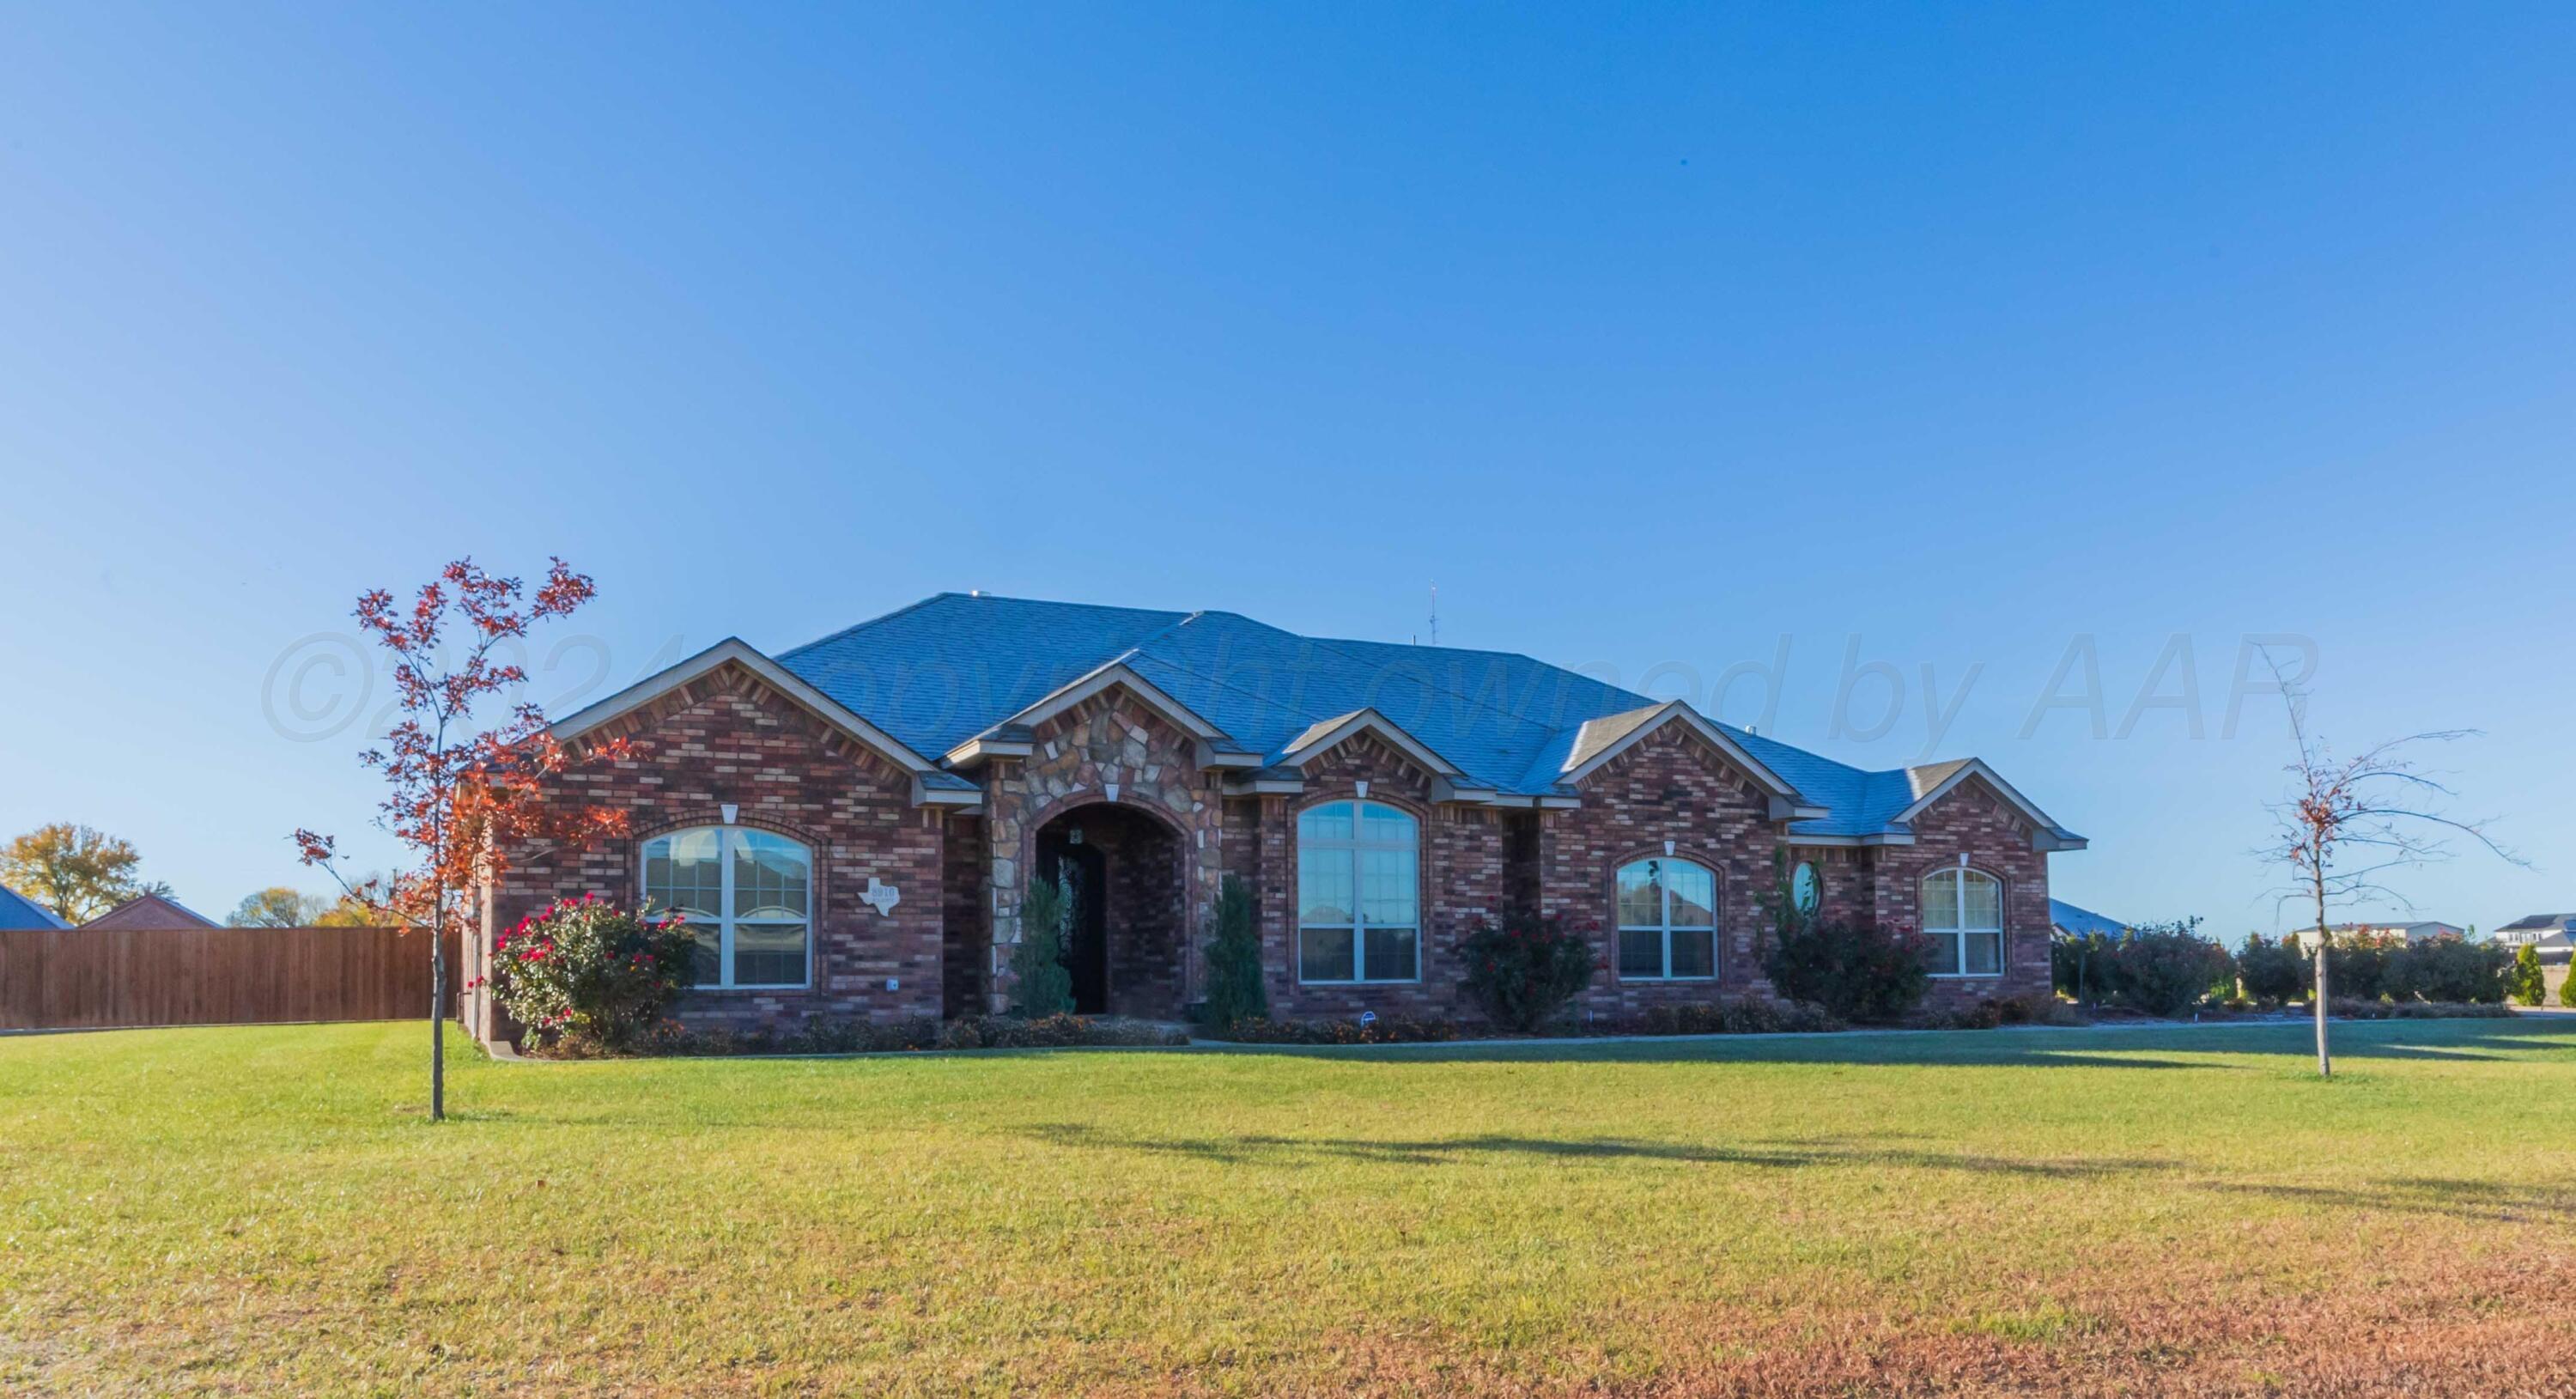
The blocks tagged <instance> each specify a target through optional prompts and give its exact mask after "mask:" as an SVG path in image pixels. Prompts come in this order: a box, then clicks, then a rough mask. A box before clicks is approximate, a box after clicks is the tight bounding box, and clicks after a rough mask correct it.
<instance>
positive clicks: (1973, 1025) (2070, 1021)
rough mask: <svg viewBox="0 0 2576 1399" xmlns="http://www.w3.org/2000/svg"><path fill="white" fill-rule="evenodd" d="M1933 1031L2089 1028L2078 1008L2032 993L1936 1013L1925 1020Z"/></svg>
mask: <svg viewBox="0 0 2576 1399" xmlns="http://www.w3.org/2000/svg"><path fill="white" fill-rule="evenodd" d="M1923 1023H1924V1026H1925V1028H1927V1029H1933V1030H1993V1029H1999V1028H2001V1027H2003V1026H2006V1025H2083V1024H2088V1023H2090V1022H2088V1021H2087V1020H2085V1018H2084V1017H2083V1016H2081V1015H2078V1014H2076V1012H2075V1009H2074V1007H2072V1006H2069V1005H2068V1004H2066V1003H2065V1002H2064V1001H2061V1000H2059V999H2057V997H2056V996H2054V995H2042V994H2041V993H2039V992H2036V991H2032V992H2027V993H2025V994H2022V995H2019V996H1980V997H1978V998H1977V1000H1976V1003H1975V1004H1973V1005H1966V1006H1961V1007H1959V1008H1957V1009H1955V1010H1946V1011H1936V1012H1934V1013H1933V1014H1931V1015H1929V1016H1926V1017H1924V1022H1923Z"/></svg>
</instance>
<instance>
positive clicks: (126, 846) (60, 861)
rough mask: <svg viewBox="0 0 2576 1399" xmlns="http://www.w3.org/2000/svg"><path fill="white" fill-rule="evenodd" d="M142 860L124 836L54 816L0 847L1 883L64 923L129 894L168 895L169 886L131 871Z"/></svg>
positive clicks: (87, 917) (90, 916) (104, 908)
mask: <svg viewBox="0 0 2576 1399" xmlns="http://www.w3.org/2000/svg"><path fill="white" fill-rule="evenodd" d="M142 861H143V857H142V856H140V855H138V854H136V853H135V850H134V846H133V845H132V844H131V843H129V842H127V841H124V840H120V839H118V838H117V837H115V836H112V835H109V834H107V833H106V832H105V831H100V830H95V829H93V828H91V827H88V826H81V825H75V824H73V823H72V822H69V821H57V822H54V823H53V824H51V825H46V826H38V827H37V828H36V829H34V830H32V831H29V832H27V833H26V834H25V835H22V836H20V837H18V838H17V839H15V840H13V841H10V842H9V843H8V844H7V845H5V846H0V884H6V885H8V886H9V887H10V888H12V889H15V890H17V891H18V892H19V893H21V894H24V895H26V896H27V897H28V898H31V899H34V900H35V901H36V902H38V903H40V904H43V905H44V906H45V907H47V908H49V909H52V910H53V911H54V914H55V916H57V917H59V918H61V919H62V920H63V921H64V922H66V923H86V922H88V921H89V920H91V919H93V918H96V917H98V916H99V915H100V914H102V913H105V912H107V911H108V910H109V909H112V908H114V907H116V906H117V905H118V904H121V903H124V902H126V901H127V900H129V899H136V898H140V897H142V896H143V895H145V894H159V895H161V896H162V897H164V898H167V897H169V894H170V886H169V885H167V884H161V883H155V882H147V881H145V880H143V879H142V878H140V877H139V876H138V875H137V874H136V873H135V869H136V866H138V865H140V864H141V863H142Z"/></svg>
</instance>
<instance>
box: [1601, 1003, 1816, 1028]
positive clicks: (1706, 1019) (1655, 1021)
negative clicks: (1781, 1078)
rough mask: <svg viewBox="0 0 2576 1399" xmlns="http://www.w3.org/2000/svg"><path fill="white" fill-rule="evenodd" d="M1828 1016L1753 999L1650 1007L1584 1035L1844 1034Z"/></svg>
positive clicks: (1807, 1007)
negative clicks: (1830, 1032) (1835, 1031)
mask: <svg viewBox="0 0 2576 1399" xmlns="http://www.w3.org/2000/svg"><path fill="white" fill-rule="evenodd" d="M1848 1028H1850V1027H1849V1026H1847V1025H1845V1024H1844V1023H1843V1022H1842V1021H1841V1020H1840V1019H1839V1018H1837V1017H1836V1016H1835V1015H1834V1013H1833V1012H1832V1011H1829V1010H1827V1009H1825V1008H1824V1007H1823V1006H1820V1005H1816V1004H1813V1003H1811V1002H1807V1001H1791V1002H1788V1003H1786V1004H1783V1003H1781V1002H1778V1001H1769V1000H1757V999H1754V998H1753V997H1750V996H1746V997H1737V998H1733V999H1724V1000H1715V1001H1703V1002H1693V1003H1690V1004H1685V1005H1671V1006H1651V1007H1648V1008H1647V1009H1645V1010H1643V1011H1640V1012H1638V1013H1637V1014H1635V1015H1633V1016H1627V1017H1623V1018H1621V1019H1617V1020H1594V1021H1591V1022H1589V1023H1587V1024H1586V1025H1585V1026H1584V1027H1583V1031H1584V1033H1585V1034H1588V1035H1777V1034H1822V1033H1825V1032H1828V1031H1833V1030H1842V1029H1848Z"/></svg>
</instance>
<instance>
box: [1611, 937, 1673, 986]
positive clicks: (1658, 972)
mask: <svg viewBox="0 0 2576 1399" xmlns="http://www.w3.org/2000/svg"><path fill="white" fill-rule="evenodd" d="M1619 974H1620V975H1621V976H1626V977H1656V976H1662V975H1663V974H1664V935H1663V934H1662V933H1659V932H1655V931H1652V930H1640V929H1633V928H1623V929H1621V930H1620V932H1619Z"/></svg>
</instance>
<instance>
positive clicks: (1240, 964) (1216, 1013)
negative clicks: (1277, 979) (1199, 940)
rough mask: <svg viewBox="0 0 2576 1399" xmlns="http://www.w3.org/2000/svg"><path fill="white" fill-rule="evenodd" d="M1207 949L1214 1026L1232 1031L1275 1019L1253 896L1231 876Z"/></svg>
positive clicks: (1221, 889) (1219, 896)
mask: <svg viewBox="0 0 2576 1399" xmlns="http://www.w3.org/2000/svg"><path fill="white" fill-rule="evenodd" d="M1213 922H1214V927H1213V929H1212V935H1211V936H1210V937H1209V938H1208V947H1207V977H1208V989H1207V1004H1206V1008H1205V1009H1204V1010H1202V1011H1201V1012H1200V1015H1201V1017H1202V1018H1203V1019H1204V1021H1205V1022H1206V1023H1207V1024H1210V1025H1231V1024H1233V1023H1234V1022H1236V1021H1238V1020H1257V1019H1261V1018H1263V1017H1266V1016H1268V1015H1269V1014H1270V990H1269V987H1268V986H1267V985H1266V984H1265V983H1264V982H1263V980H1262V975H1261V934H1260V933H1259V932H1258V931H1256V930H1255V929H1254V928H1253V926H1252V891H1251V890H1250V889H1248V888H1245V887H1244V883H1243V881H1242V880H1241V879H1238V878H1236V877H1235V876H1233V875H1231V874H1229V875H1227V876H1226V877H1225V878H1224V879H1223V880H1221V881H1219V883H1218V884H1217V890H1216V916H1215V918H1214V920H1213Z"/></svg>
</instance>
